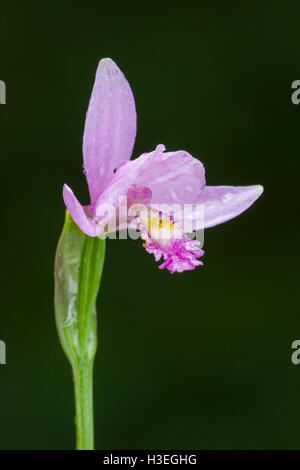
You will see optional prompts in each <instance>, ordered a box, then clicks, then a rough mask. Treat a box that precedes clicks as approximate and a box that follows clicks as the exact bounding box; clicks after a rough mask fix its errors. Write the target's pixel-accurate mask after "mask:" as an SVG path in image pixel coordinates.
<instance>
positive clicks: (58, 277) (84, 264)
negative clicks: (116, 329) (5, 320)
mask: <svg viewBox="0 0 300 470" xmlns="http://www.w3.org/2000/svg"><path fill="white" fill-rule="evenodd" d="M104 258H105V240H102V239H99V238H96V237H94V238H92V237H89V236H87V235H85V234H84V233H83V232H82V231H81V230H80V229H79V228H78V227H77V225H76V224H75V223H74V222H73V220H72V218H71V216H70V214H69V212H68V211H66V218H65V223H64V227H63V230H62V234H61V237H60V240H59V243H58V246H57V251H56V258H55V319H56V326H57V330H58V334H59V338H60V342H61V345H62V348H63V350H64V352H65V354H66V356H67V358H68V360H69V362H70V364H71V367H72V371H73V377H74V387H75V411H76V416H75V422H76V447H77V449H80V450H88V449H93V448H94V424H93V421H94V420H93V363H94V358H95V353H96V349H97V318H96V299H97V294H98V290H99V286H100V281H101V275H102V268H103V264H104Z"/></svg>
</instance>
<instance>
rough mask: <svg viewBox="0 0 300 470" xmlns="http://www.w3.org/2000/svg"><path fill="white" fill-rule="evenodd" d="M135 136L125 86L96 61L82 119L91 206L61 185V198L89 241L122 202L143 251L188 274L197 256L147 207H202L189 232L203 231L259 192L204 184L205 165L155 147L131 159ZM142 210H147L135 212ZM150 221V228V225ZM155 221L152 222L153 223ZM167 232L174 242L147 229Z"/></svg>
mask: <svg viewBox="0 0 300 470" xmlns="http://www.w3.org/2000/svg"><path fill="white" fill-rule="evenodd" d="M135 136H136V109H135V103H134V98H133V94H132V91H131V88H130V86H129V84H128V82H127V80H126V78H125V76H124V75H123V73H122V72H121V71H120V69H119V68H118V67H117V65H116V64H115V63H114V62H113V61H112V60H111V59H103V60H101V61H100V63H99V66H98V70H97V73H96V80H95V84H94V88H93V91H92V95H91V99H90V103H89V108H88V112H87V116H86V122H85V129H84V136H83V160H84V168H85V174H86V179H87V183H88V187H89V193H90V204H89V206H82V205H81V204H80V203H79V201H78V200H77V199H76V197H75V195H74V193H73V191H72V190H71V189H70V188H69V187H68V186H67V185H64V188H63V198H64V202H65V205H66V207H67V209H68V211H69V212H70V214H71V216H72V218H73V220H74V222H75V223H76V224H77V225H78V226H79V227H80V229H81V230H82V231H83V232H84V233H85V234H86V235H89V236H91V237H97V236H100V235H101V233H102V232H103V229H104V225H105V223H106V222H107V219H105V217H103V214H102V209H101V208H102V207H103V206H105V205H107V204H111V205H113V206H114V207H115V208H116V209H118V206H119V205H120V202H119V201H120V198H122V197H125V198H126V200H127V201H129V204H130V205H131V208H135V212H134V213H133V214H132V212H131V215H130V214H129V212H130V211H128V220H127V225H128V226H130V224H131V226H132V225H135V226H136V228H137V229H138V230H139V231H140V232H141V237H142V239H143V240H144V241H145V243H144V247H145V248H146V250H147V251H148V252H149V253H152V254H154V257H155V260H156V261H158V260H160V259H161V258H162V257H163V259H164V262H163V264H162V265H160V266H159V267H160V268H161V269H162V268H167V269H168V270H169V271H170V272H171V273H174V272H182V271H185V270H191V269H194V268H195V267H196V266H198V265H200V264H203V263H202V262H201V261H199V259H198V258H200V257H201V256H202V255H203V253H204V252H203V250H202V249H201V248H200V247H199V243H200V242H199V241H197V240H191V239H190V238H189V237H188V236H187V235H186V233H185V232H184V229H183V228H182V224H180V223H179V222H178V221H177V219H176V214H175V216H174V217H169V216H167V217H164V216H162V215H161V214H160V213H158V212H155V210H154V209H151V207H150V203H151V206H152V205H153V204H167V205H173V204H174V203H176V204H179V205H180V206H184V205H186V204H189V205H190V204H199V205H202V207H203V219H202V222H201V225H202V226H201V227H199V223H198V222H197V220H196V218H195V216H194V215H193V213H189V215H188V216H186V217H189V218H190V219H191V220H190V222H191V223H192V229H193V230H198V229H199V228H201V229H203V228H208V227H213V226H215V225H218V224H221V223H223V222H226V221H227V220H230V219H232V218H234V217H236V216H238V215H239V214H241V213H242V212H243V211H245V210H246V209H248V207H250V206H251V204H253V202H254V201H255V200H256V199H257V198H258V197H259V196H260V195H261V194H262V192H263V188H262V186H260V185H255V186H236V187H234V186H206V182H205V171H204V166H203V164H202V163H201V162H200V161H199V160H198V159H196V158H194V157H192V156H191V155H190V154H189V153H187V152H185V151H182V150H178V151H176V152H165V147H164V146H163V145H158V146H157V147H156V149H155V150H154V151H153V152H150V153H145V154H142V155H141V156H140V157H139V158H137V159H135V160H130V157H131V154H132V150H133V146H134V141H135ZM141 206H145V207H146V209H147V210H146V212H145V211H140V210H139V207H141ZM150 218H151V224H150V223H149V220H150ZM153 221H154V222H153ZM154 226H155V227H156V228H157V227H159V228H161V229H162V230H164V228H166V226H168V228H170V227H172V228H173V232H172V236H170V237H165V238H161V237H158V236H155V234H154V230H153V227H154Z"/></svg>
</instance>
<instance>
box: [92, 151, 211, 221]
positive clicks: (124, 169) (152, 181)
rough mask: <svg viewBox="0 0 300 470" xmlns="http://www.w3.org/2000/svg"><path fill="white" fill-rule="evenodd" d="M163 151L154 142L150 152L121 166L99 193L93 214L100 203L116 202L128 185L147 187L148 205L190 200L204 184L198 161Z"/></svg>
mask: <svg viewBox="0 0 300 470" xmlns="http://www.w3.org/2000/svg"><path fill="white" fill-rule="evenodd" d="M164 150H165V147H164V146H163V145H158V146H157V147H156V149H155V150H154V151H153V152H150V153H144V154H142V155H141V156H140V157H139V158H137V159H135V160H132V161H129V162H127V163H126V164H125V165H122V166H121V167H120V168H119V170H118V171H117V172H116V174H115V175H114V176H113V178H112V179H111V180H110V181H109V183H108V185H107V186H106V188H105V190H104V192H103V193H102V194H101V195H100V197H99V199H98V201H97V204H96V214H97V213H99V210H98V207H100V206H101V204H106V203H112V204H115V205H117V204H118V198H119V197H120V196H124V195H126V194H127V191H128V190H129V188H130V187H131V185H137V186H140V187H143V188H149V190H150V192H151V201H149V202H150V203H151V204H174V203H177V204H181V205H182V204H189V203H192V202H193V201H194V200H195V198H196V197H197V195H199V194H200V193H201V191H202V189H203V186H204V185H205V175H204V167H203V165H202V163H201V162H200V161H199V160H197V159H196V158H194V157H192V156H191V155H190V154H188V153H187V152H184V151H181V150H179V151H178V152H166V153H165V152H164Z"/></svg>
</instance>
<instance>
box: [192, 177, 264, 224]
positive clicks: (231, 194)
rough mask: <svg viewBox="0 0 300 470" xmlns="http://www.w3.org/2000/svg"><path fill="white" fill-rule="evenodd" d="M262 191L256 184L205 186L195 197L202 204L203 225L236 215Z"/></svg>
mask: <svg viewBox="0 0 300 470" xmlns="http://www.w3.org/2000/svg"><path fill="white" fill-rule="evenodd" d="M262 192H263V187H262V186H260V185H256V186H206V187H205V188H204V190H203V191H202V193H201V194H200V196H199V197H198V198H197V201H196V203H197V204H204V227H200V226H199V225H198V226H194V229H197V230H198V229H201V228H208V227H213V226H215V225H218V224H222V223H223V222H226V221H227V220H230V219H233V218H234V217H237V216H238V215H240V214H241V213H242V212H244V211H245V210H246V209H248V207H250V206H251V205H252V204H253V203H254V201H256V199H258V198H259V196H260V195H261V194H262Z"/></svg>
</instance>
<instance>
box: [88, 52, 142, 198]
mask: <svg viewBox="0 0 300 470" xmlns="http://www.w3.org/2000/svg"><path fill="white" fill-rule="evenodd" d="M135 136H136V110H135V103H134V98H133V94H132V91H131V89H130V86H129V84H128V82H127V80H126V78H125V77H124V75H123V73H122V72H121V70H120V69H119V68H118V67H117V65H116V64H115V63H114V62H113V61H112V60H111V59H102V60H101V61H100V62H99V66H98V70H97V73H96V80H95V84H94V88H93V91H92V95H91V99H90V104H89V108H88V112H87V115H86V121H85V129H84V136H83V160H84V167H85V173H86V179H87V182H88V186H89V192H90V198H91V205H94V204H95V202H96V200H97V199H98V197H99V195H100V193H101V192H102V191H103V189H104V186H105V184H106V183H107V181H108V180H109V179H110V178H111V177H112V175H113V170H114V168H115V167H117V166H118V163H119V162H120V161H121V160H128V159H129V158H130V156H131V153H132V149H133V145H134V140H135Z"/></svg>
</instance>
